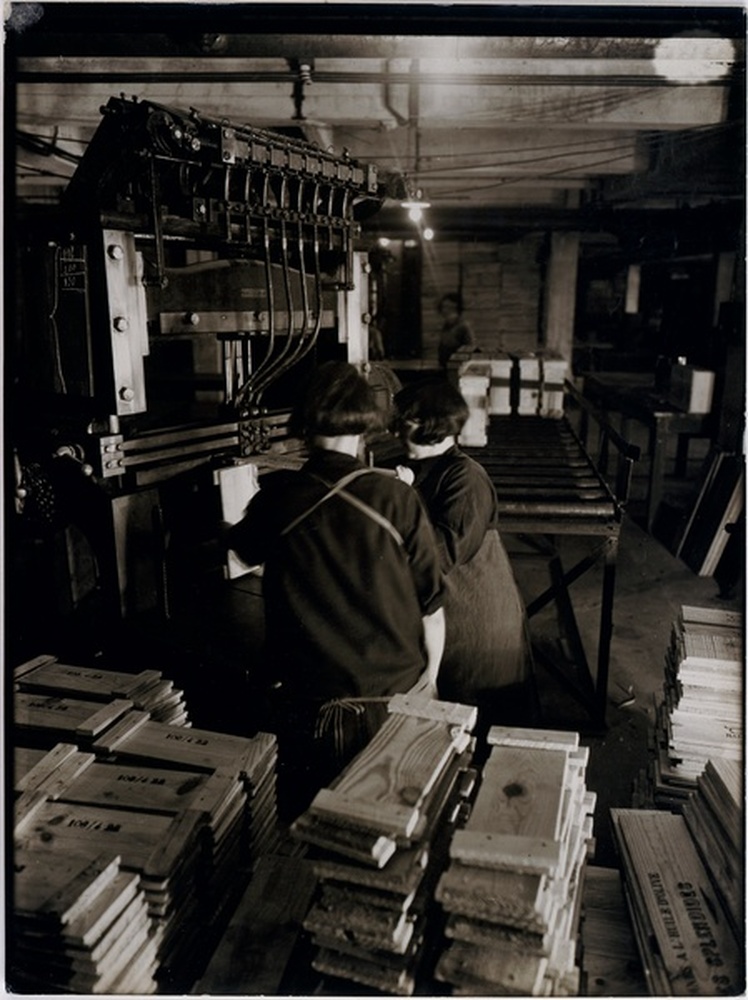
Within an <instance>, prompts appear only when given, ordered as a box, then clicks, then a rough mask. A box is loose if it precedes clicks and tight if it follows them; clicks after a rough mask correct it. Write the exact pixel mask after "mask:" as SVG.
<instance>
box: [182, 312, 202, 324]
mask: <svg viewBox="0 0 748 1000" xmlns="http://www.w3.org/2000/svg"><path fill="white" fill-rule="evenodd" d="M185 319H186V321H187V323H189V325H190V326H199V325H200V313H188V314H187V316H186V317H185Z"/></svg>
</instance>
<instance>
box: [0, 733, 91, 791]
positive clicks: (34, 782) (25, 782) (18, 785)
mask: <svg viewBox="0 0 748 1000" xmlns="http://www.w3.org/2000/svg"><path fill="white" fill-rule="evenodd" d="M78 752H79V751H78V746H77V744H75V743H57V744H55V746H53V747H52V749H51V750H49V751H48V752H47V753H45V754H44V756H43V757H42V758H41V760H39V761H37V763H36V764H35V765H34V766H33V767H32V768H31V770H30V771H27V772H26V774H24V775H23V777H21V778H18V779H17V780H16V781H15V784H14V788H15V790H16V791H17V792H27V791H33V790H34V789H37V788H39V787H40V786H41V785H43V784H44V782H45V781H46V780H47V778H48V777H49V776H50V775H51V774H52V773H53V772H54V771H55V770H56V769H57V768H58V767H59V766H60V764H62V763H63V762H64V761H66V760H68V758H70V757H72V756H73V755H75V754H77V753H78Z"/></svg>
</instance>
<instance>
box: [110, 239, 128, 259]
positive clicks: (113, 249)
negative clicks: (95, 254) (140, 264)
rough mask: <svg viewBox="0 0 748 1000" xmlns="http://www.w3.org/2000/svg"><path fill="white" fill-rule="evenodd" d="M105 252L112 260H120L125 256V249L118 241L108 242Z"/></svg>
mask: <svg viewBox="0 0 748 1000" xmlns="http://www.w3.org/2000/svg"><path fill="white" fill-rule="evenodd" d="M107 253H108V254H109V256H110V257H111V259H112V260H122V258H123V257H124V256H125V251H124V250H123V249H122V247H121V246H120V245H119V243H110V244H109V246H108V247H107Z"/></svg>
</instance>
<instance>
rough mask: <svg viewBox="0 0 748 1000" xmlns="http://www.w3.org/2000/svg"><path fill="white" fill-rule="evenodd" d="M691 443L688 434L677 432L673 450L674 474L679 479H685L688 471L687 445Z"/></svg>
mask: <svg viewBox="0 0 748 1000" xmlns="http://www.w3.org/2000/svg"><path fill="white" fill-rule="evenodd" d="M690 443H691V435H690V434H679V435H678V445H677V449H676V452H675V474H676V476H677V477H678V478H679V479H685V478H686V475H687V473H688V446H689V444H690Z"/></svg>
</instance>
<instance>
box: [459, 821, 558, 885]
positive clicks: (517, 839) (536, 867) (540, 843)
mask: <svg viewBox="0 0 748 1000" xmlns="http://www.w3.org/2000/svg"><path fill="white" fill-rule="evenodd" d="M450 854H451V856H452V857H453V858H456V859H458V860H459V861H461V862H462V864H466V865H469V864H474V865H477V866H478V867H480V868H498V869H504V870H507V871H515V872H519V873H520V874H525V873H527V872H538V873H540V874H545V875H551V874H553V872H554V871H556V870H557V868H558V866H559V863H560V860H561V845H560V844H559V843H558V842H557V841H553V840H543V839H542V838H540V837H526V836H524V835H512V834H501V833H484V832H475V833H473V832H471V831H469V830H458V831H457V832H456V833H455V836H454V839H453V841H452V847H451V850H450Z"/></svg>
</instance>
